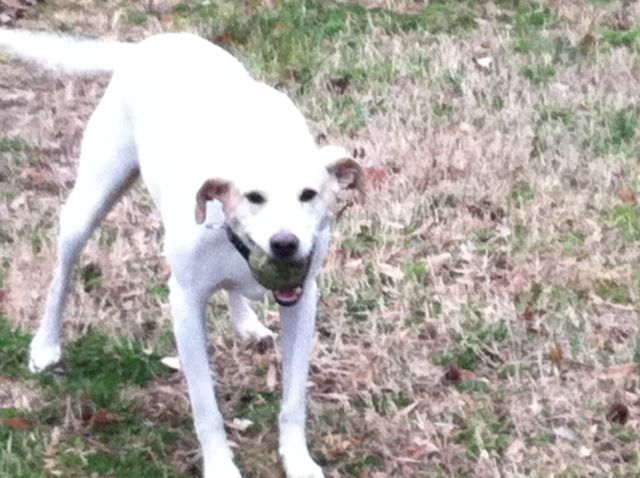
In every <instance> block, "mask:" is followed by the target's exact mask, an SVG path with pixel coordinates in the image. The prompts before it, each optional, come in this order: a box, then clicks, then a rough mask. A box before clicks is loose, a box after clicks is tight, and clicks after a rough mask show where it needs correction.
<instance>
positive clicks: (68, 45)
mask: <svg viewBox="0 0 640 478" xmlns="http://www.w3.org/2000/svg"><path fill="white" fill-rule="evenodd" d="M133 46H134V44H129V43H121V42H116V41H110V40H90V39H83V38H75V37H71V36H63V35H57V34H51V33H41V32H31V31H27V30H7V29H4V28H0V50H4V51H6V52H8V53H9V54H11V55H12V56H15V57H16V58H19V59H21V60H26V61H30V62H34V63H36V64H38V65H40V66H42V67H44V68H47V69H51V70H60V71H64V72H68V73H76V74H91V73H100V72H111V71H113V69H114V68H115V66H116V65H117V64H118V63H119V62H120V61H121V60H122V57H123V56H125V55H126V52H127V51H129V49H130V48H131V47H133Z"/></svg>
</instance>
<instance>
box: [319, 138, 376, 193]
mask: <svg viewBox="0 0 640 478" xmlns="http://www.w3.org/2000/svg"><path fill="white" fill-rule="evenodd" d="M320 153H321V154H322V155H323V156H324V158H323V159H324V161H325V164H326V167H327V171H328V172H329V174H330V175H332V176H333V177H334V178H335V179H336V181H337V182H338V185H339V186H340V188H342V189H355V190H356V191H358V192H359V193H360V196H362V197H364V196H365V193H366V190H365V187H366V185H365V183H366V182H365V178H364V173H363V171H362V167H361V166H360V164H358V162H357V161H356V160H355V159H353V157H352V156H351V155H350V154H349V153H347V151H346V150H345V149H343V148H340V147H339V146H325V147H323V148H321V149H320Z"/></svg>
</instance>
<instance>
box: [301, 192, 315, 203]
mask: <svg viewBox="0 0 640 478" xmlns="http://www.w3.org/2000/svg"><path fill="white" fill-rule="evenodd" d="M317 195H318V192H317V191H314V190H313V189H303V190H302V192H301V193H300V201H302V202H309V201H311V200H312V199H313V198H315V197H316V196H317Z"/></svg>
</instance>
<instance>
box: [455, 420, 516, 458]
mask: <svg viewBox="0 0 640 478" xmlns="http://www.w3.org/2000/svg"><path fill="white" fill-rule="evenodd" d="M457 421H458V426H459V427H460V431H458V433H456V435H455V438H454V441H455V443H458V444H460V445H463V446H464V447H465V448H466V449H467V455H468V458H470V459H473V460H476V459H478V458H479V457H480V455H481V453H482V452H483V451H487V452H489V453H491V452H495V453H498V454H499V455H501V454H502V453H504V451H505V450H506V449H507V447H508V446H509V444H510V443H511V432H512V430H513V424H512V423H511V420H510V419H509V417H508V416H502V415H497V414H496V413H495V412H493V411H492V410H489V409H486V408H485V409H480V410H478V411H476V412H475V413H473V414H472V415H471V416H470V417H467V418H462V419H461V418H459V417H458V420H457Z"/></svg>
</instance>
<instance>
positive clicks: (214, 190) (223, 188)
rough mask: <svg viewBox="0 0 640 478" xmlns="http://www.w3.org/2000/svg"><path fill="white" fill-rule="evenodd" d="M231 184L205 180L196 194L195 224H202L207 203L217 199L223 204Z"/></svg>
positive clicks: (216, 180) (205, 214)
mask: <svg viewBox="0 0 640 478" xmlns="http://www.w3.org/2000/svg"><path fill="white" fill-rule="evenodd" d="M230 190H231V184H230V183H229V181H225V180H224V179H207V180H206V181H205V182H204V184H203V185H202V186H201V187H200V189H199V190H198V193H197V194H196V223H197V224H202V223H203V222H204V220H205V219H206V218H207V201H212V200H214V199H219V200H220V201H222V202H223V203H224V201H225V199H226V197H227V195H228V194H229V191H230Z"/></svg>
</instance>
